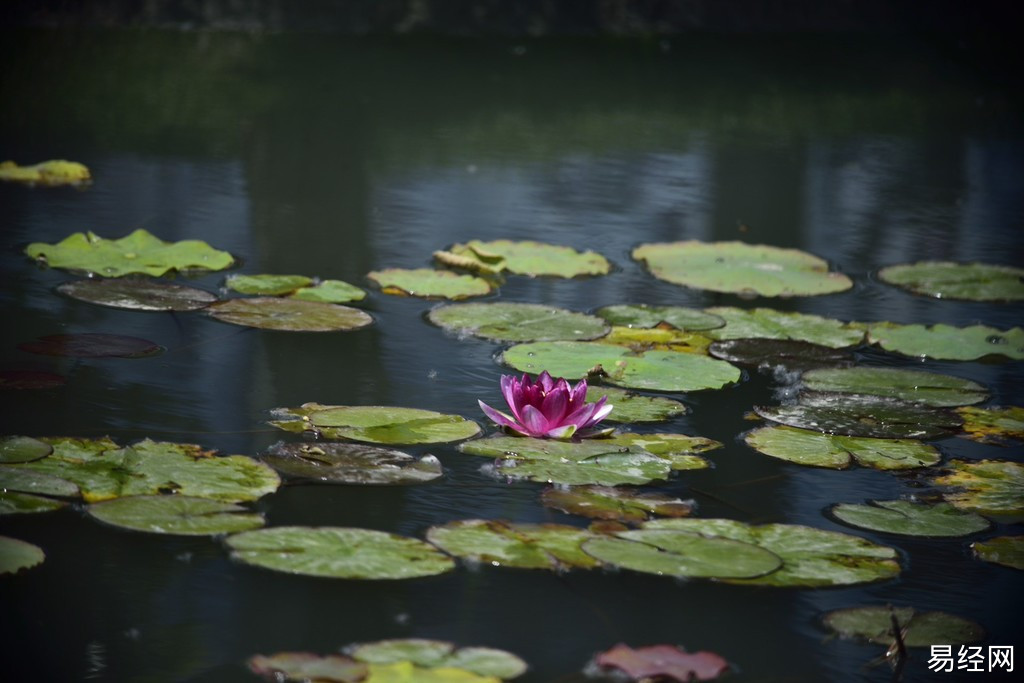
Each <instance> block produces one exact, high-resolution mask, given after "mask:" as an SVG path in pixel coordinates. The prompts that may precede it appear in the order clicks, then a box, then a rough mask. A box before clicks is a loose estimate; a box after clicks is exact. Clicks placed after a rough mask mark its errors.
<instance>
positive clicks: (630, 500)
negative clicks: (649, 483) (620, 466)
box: [541, 486, 694, 522]
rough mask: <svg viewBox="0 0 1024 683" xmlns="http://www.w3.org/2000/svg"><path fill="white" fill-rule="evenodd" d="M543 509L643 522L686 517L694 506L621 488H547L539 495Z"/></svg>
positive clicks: (658, 494)
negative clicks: (657, 518) (661, 518)
mask: <svg viewBox="0 0 1024 683" xmlns="http://www.w3.org/2000/svg"><path fill="white" fill-rule="evenodd" d="M541 501H542V502H543V503H544V506H545V507H549V508H555V509H556V510H561V511H562V512H567V513H569V514H572V515H582V516H583V517H589V518H591V519H606V520H617V521H620V522H642V521H644V520H646V519H649V518H651V517H654V516H658V517H688V516H689V515H690V513H691V512H692V511H693V508H694V502H693V501H692V500H689V501H686V500H682V499H680V498H672V497H671V496H666V495H663V494H660V493H644V492H643V491H642V490H641V489H634V488H628V487H622V486H616V487H608V486H574V487H572V488H569V489H565V488H548V489H545V490H544V493H543V494H542V495H541Z"/></svg>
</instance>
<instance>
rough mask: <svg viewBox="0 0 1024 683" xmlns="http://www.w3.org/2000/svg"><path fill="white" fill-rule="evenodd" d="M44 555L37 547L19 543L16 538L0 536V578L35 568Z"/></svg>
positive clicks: (22, 542)
mask: <svg viewBox="0 0 1024 683" xmlns="http://www.w3.org/2000/svg"><path fill="white" fill-rule="evenodd" d="M45 558H46V554H45V553H44V552H43V549H42V548H40V547H39V546H37V545H32V544H31V543H26V542H25V541H19V540H18V539H16V538H9V537H7V536H0V576H2V575H4V574H16V573H18V572H19V571H21V570H22V569H29V568H31V567H34V566H36V565H37V564H39V563H40V562H42V561H43V559H45Z"/></svg>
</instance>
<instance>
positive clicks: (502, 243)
mask: <svg viewBox="0 0 1024 683" xmlns="http://www.w3.org/2000/svg"><path fill="white" fill-rule="evenodd" d="M448 252H449V253H451V254H455V255H458V256H461V257H462V258H464V259H470V260H473V261H479V262H483V263H487V262H488V261H490V263H491V264H496V263H500V264H501V265H502V266H503V268H502V270H507V271H508V272H510V273H515V274H516V275H529V276H531V277H534V276H538V275H546V276H553V277H565V278H570V277H579V276H583V275H606V274H607V273H608V272H609V271H610V270H611V264H610V263H609V262H608V259H606V258H605V257H604V256H601V254H598V253H597V252H593V251H590V250H587V251H582V252H581V251H577V250H575V249H573V248H572V247H564V246H558V245H554V244H544V243H543V242H529V241H521V242H517V241H512V240H494V241H492V242H481V241H480V240H470V241H469V242H467V243H465V244H455V245H453V246H452V248H451V249H449V250H448ZM492 267H493V265H492Z"/></svg>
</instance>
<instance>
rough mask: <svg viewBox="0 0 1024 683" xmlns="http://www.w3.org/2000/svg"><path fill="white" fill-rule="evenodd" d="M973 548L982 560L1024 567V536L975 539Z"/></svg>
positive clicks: (1015, 567) (1017, 567) (1018, 567)
mask: <svg viewBox="0 0 1024 683" xmlns="http://www.w3.org/2000/svg"><path fill="white" fill-rule="evenodd" d="M971 550H973V551H974V554H975V556H977V558H978V559H980V560H985V561H986V562H993V563H995V564H1001V565H1003V566H1006V567H1012V568H1013V569H1024V536H996V537H995V538H990V539H988V540H987V541H975V542H974V543H972V544H971Z"/></svg>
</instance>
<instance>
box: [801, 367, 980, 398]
mask: <svg viewBox="0 0 1024 683" xmlns="http://www.w3.org/2000/svg"><path fill="white" fill-rule="evenodd" d="M801 381H802V383H803V386H804V387H805V388H807V389H809V390H812V391H830V392H841V393H847V394H870V395H872V396H885V397H889V398H896V399H899V400H901V401H910V402H912V403H920V404H922V405H926V406H937V407H944V406H963V405H970V404H973V403H980V402H982V401H984V400H985V399H986V398H988V390H987V389H986V388H985V387H983V386H982V385H980V384H978V383H977V382H972V381H971V380H968V379H962V378H960V377H953V376H952V375H940V374H938V373H934V372H922V371H920V370H904V369H903V368H888V367H865V366H858V367H853V368H822V369H819V370H810V371H808V372H805V373H804V374H803V377H802V378H801Z"/></svg>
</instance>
